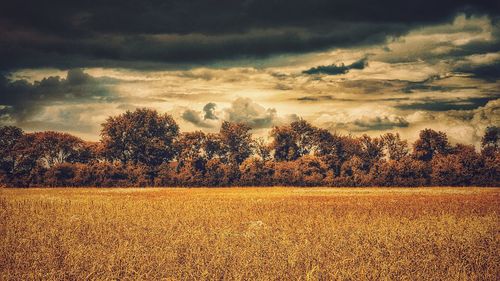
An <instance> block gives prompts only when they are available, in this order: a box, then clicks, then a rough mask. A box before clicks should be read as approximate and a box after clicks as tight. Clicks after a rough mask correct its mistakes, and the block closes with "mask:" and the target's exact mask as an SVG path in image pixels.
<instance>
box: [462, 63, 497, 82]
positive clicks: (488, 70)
mask: <svg viewBox="0 0 500 281" xmlns="http://www.w3.org/2000/svg"><path fill="white" fill-rule="evenodd" d="M455 71H458V72H465V73H470V74H472V75H473V76H474V77H476V78H479V79H483V80H486V81H491V82H495V81H497V80H498V79H499V78H500V61H495V62H491V63H488V64H484V65H475V66H473V65H468V66H461V67H458V68H456V69H455Z"/></svg>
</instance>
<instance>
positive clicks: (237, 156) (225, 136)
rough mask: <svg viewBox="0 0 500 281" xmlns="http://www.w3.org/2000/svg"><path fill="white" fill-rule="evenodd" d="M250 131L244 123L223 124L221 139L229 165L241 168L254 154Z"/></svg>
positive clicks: (220, 133) (225, 122) (220, 132)
mask: <svg viewBox="0 0 500 281" xmlns="http://www.w3.org/2000/svg"><path fill="white" fill-rule="evenodd" d="M250 129H251V128H250V126H248V125H246V124H243V123H232V122H227V121H224V122H222V126H221V128H220V131H219V137H220V141H221V142H222V144H223V146H224V151H225V152H226V153H227V159H228V160H229V163H231V164H236V166H239V165H240V164H241V163H243V161H245V159H247V158H248V157H249V156H250V155H251V154H252V134H251V133H250Z"/></svg>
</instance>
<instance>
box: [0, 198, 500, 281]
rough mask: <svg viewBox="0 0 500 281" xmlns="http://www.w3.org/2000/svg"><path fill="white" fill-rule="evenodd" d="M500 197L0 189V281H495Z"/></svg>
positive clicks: (499, 266)
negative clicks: (437, 280)
mask: <svg viewBox="0 0 500 281" xmlns="http://www.w3.org/2000/svg"><path fill="white" fill-rule="evenodd" d="M499 214H500V189H493V188H420V189H404V188H390V189H382V188H359V189H355V188H345V189H344V188H336V189H334V188H330V189H328V188H228V189H222V188H220V189H208V188H207V189H204V188H201V189H166V188H165V189H0V279H1V280H9V279H23V280H24V279H58V280H61V279H73V280H74V279H147V280H151V279H168V280H185V279H189V280H214V279H217V280H242V279H243V280H255V279H258V280H278V279H279V280H318V279H319V280H332V279H337V280H338V279H342V280H364V279H391V280H394V279H405V280H430V279H440V280H443V279H447V280H462V279H469V280H498V279H499V278H500V220H499Z"/></svg>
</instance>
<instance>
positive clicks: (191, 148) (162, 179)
mask: <svg viewBox="0 0 500 281" xmlns="http://www.w3.org/2000/svg"><path fill="white" fill-rule="evenodd" d="M499 136H500V130H499V128H498V127H489V128H488V129H487V130H486V132H485V134H484V136H483V138H482V141H481V149H480V151H476V149H475V148H474V146H472V145H464V144H456V145H452V144H450V142H449V140H448V137H447V135H446V134H445V133H443V132H438V131H434V130H432V129H425V130H422V131H420V134H419V138H418V139H417V140H416V141H415V142H414V143H413V144H411V145H410V144H409V143H408V142H407V141H406V140H403V139H401V137H400V136H399V134H397V133H396V134H395V133H386V134H384V135H381V136H380V137H376V138H373V137H370V136H368V135H363V136H361V137H355V136H351V135H340V134H336V133H331V132H329V131H328V130H325V129H321V128H317V127H315V126H313V125H311V124H310V123H308V122H307V121H305V120H302V119H301V120H298V121H294V122H292V123H290V124H287V125H283V126H276V127H274V128H273V129H272V130H271V132H270V135H269V140H270V141H269V142H266V141H264V139H262V138H253V137H252V134H251V128H250V127H249V126H248V125H245V124H242V123H231V122H223V123H222V125H221V128H220V131H219V132H218V133H204V132H202V131H195V132H185V133H181V132H180V131H179V126H178V125H177V123H176V122H175V120H174V119H173V118H172V117H171V116H170V115H168V114H159V113H158V112H157V111H155V110H152V109H137V110H135V111H127V112H126V113H124V114H121V115H118V116H114V117H109V118H108V119H107V120H106V122H105V123H104V124H102V130H101V140H100V141H99V142H89V141H84V140H82V139H80V138H78V137H76V136H73V135H70V134H67V133H61V132H53V131H46V132H34V133H25V132H23V131H22V130H21V129H20V128H18V127H14V126H4V127H1V128H0V186H9V187H31V186H68V187H78V186H96V187H107V186H275V185H280V186H281V185H282V186H432V185H439V186H473V185H474V186H475V185H477V186H500V173H499V171H500V145H499V144H500V141H499Z"/></svg>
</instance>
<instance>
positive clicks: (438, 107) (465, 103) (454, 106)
mask: <svg viewBox="0 0 500 281" xmlns="http://www.w3.org/2000/svg"><path fill="white" fill-rule="evenodd" d="M499 97H500V95H499V94H495V95H491V96H489V97H478V98H464V99H455V100H419V101H415V102H414V103H410V104H401V105H397V106H396V108H399V109H403V110H426V111H448V110H472V109H476V108H479V107H481V106H485V105H486V104H487V103H488V102H489V101H491V100H496V99H498V98H499Z"/></svg>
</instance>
